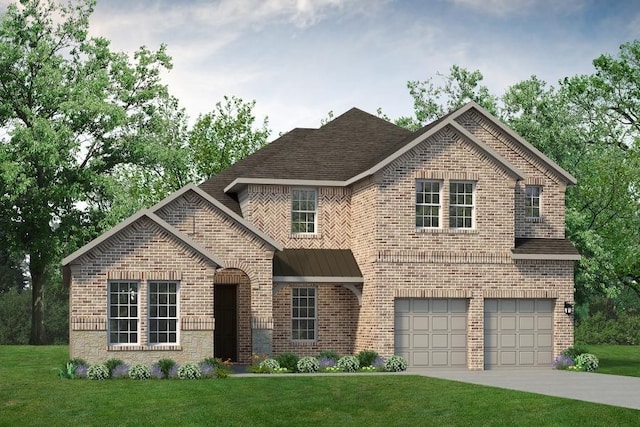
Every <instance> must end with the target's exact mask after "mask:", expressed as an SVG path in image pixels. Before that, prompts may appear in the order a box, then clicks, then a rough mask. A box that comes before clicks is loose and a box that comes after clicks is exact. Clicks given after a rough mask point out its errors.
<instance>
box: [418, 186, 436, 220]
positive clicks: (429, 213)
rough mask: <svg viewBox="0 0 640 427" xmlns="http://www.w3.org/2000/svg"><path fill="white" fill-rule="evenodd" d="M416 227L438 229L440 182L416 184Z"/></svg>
mask: <svg viewBox="0 0 640 427" xmlns="http://www.w3.org/2000/svg"><path fill="white" fill-rule="evenodd" d="M416 227H427V228H438V227H440V182H438V181H417V182H416Z"/></svg>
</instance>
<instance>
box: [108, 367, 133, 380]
mask: <svg viewBox="0 0 640 427" xmlns="http://www.w3.org/2000/svg"><path fill="white" fill-rule="evenodd" d="M128 377H129V367H128V366H127V365H125V364H122V365H118V366H116V367H115V368H113V370H111V378H128Z"/></svg>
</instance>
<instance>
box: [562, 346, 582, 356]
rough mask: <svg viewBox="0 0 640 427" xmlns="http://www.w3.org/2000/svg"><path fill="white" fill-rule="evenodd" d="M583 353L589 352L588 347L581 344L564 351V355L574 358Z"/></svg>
mask: <svg viewBox="0 0 640 427" xmlns="http://www.w3.org/2000/svg"><path fill="white" fill-rule="evenodd" d="M582 353H588V350H587V348H586V347H582V346H579V345H574V346H571V347H569V348H567V349H566V350H564V351H563V352H562V355H563V356H569V357H571V358H572V359H575V358H576V357H577V356H579V355H581V354H582Z"/></svg>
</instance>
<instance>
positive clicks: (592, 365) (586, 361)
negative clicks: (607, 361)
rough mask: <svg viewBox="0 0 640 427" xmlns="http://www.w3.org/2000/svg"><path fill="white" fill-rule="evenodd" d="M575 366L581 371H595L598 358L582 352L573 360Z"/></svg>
mask: <svg viewBox="0 0 640 427" xmlns="http://www.w3.org/2000/svg"><path fill="white" fill-rule="evenodd" d="M574 363H575V367H576V368H577V369H578V370H581V371H587V372H595V371H596V370H597V369H598V364H599V362H598V358H597V357H596V356H595V355H593V354H591V353H582V354H581V355H579V356H578V357H576V358H575V360H574Z"/></svg>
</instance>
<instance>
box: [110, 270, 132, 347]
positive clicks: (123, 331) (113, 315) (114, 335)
mask: <svg viewBox="0 0 640 427" xmlns="http://www.w3.org/2000/svg"><path fill="white" fill-rule="evenodd" d="M139 312H140V310H139V307H138V283H137V282H109V344H114V345H117V344H138V335H139V320H140V319H139Z"/></svg>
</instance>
